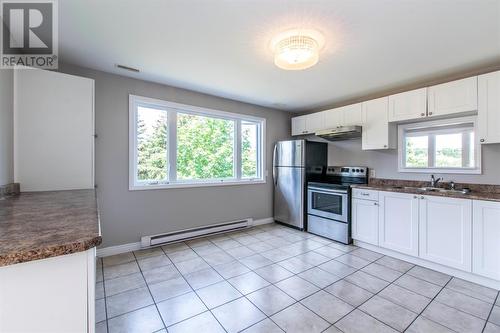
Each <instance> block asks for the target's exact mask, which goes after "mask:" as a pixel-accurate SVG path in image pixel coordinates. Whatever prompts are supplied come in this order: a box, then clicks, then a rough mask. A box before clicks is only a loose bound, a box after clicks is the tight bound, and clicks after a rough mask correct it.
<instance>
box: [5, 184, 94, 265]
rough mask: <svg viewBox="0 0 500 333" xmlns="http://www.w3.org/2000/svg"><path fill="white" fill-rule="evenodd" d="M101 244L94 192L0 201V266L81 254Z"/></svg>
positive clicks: (25, 195) (24, 195)
mask: <svg viewBox="0 0 500 333" xmlns="http://www.w3.org/2000/svg"><path fill="white" fill-rule="evenodd" d="M101 241H102V239H101V232H100V227H99V214H98V211H97V202H96V193H95V190H71V191H53V192H25V193H21V194H20V195H18V196H13V197H8V198H6V199H3V200H0V266H7V265H12V264H17V263H22V262H27V261H32V260H38V259H44V258H50V257H56V256H60V255H65V254H70V253H75V252H81V251H85V250H88V249H90V248H92V247H96V246H97V245H99V244H101Z"/></svg>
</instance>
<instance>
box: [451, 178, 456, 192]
mask: <svg viewBox="0 0 500 333" xmlns="http://www.w3.org/2000/svg"><path fill="white" fill-rule="evenodd" d="M455 187H456V185H455V182H454V181H453V180H452V181H451V182H450V190H452V191H455V190H456V188H455Z"/></svg>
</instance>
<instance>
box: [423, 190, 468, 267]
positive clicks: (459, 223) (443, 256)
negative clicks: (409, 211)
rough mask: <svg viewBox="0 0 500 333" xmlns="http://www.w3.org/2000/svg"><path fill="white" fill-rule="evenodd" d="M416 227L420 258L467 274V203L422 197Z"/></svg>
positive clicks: (451, 199)
mask: <svg viewBox="0 0 500 333" xmlns="http://www.w3.org/2000/svg"><path fill="white" fill-rule="evenodd" d="M419 227H420V235H419V242H420V250H419V252H420V257H421V258H423V259H426V260H430V261H433V262H435V263H438V264H442V265H445V266H449V267H453V268H457V269H461V270H464V271H467V272H471V268H472V258H471V257H472V201H471V200H466V199H455V198H447V197H438V196H423V199H421V200H420V224H419Z"/></svg>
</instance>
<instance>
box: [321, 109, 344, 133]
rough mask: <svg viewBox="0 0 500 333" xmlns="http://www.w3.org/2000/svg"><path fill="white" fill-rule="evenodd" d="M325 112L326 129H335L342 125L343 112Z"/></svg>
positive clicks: (336, 110) (337, 110)
mask: <svg viewBox="0 0 500 333" xmlns="http://www.w3.org/2000/svg"><path fill="white" fill-rule="evenodd" d="M324 112H325V128H326V129H329V128H335V127H338V126H341V125H342V111H341V110H339V109H331V110H327V111H324Z"/></svg>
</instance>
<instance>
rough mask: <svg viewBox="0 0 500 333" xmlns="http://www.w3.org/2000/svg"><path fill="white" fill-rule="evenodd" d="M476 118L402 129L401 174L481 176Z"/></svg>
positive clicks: (414, 125)
mask: <svg viewBox="0 0 500 333" xmlns="http://www.w3.org/2000/svg"><path fill="white" fill-rule="evenodd" d="M475 130H476V119H475V117H464V118H457V119H447V120H438V121H432V122H424V123H418V124H406V125H400V126H399V171H402V172H444V173H471V174H473V173H481V165H480V161H481V157H480V156H481V146H480V144H479V143H478V142H476V138H475V135H474V134H475Z"/></svg>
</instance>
